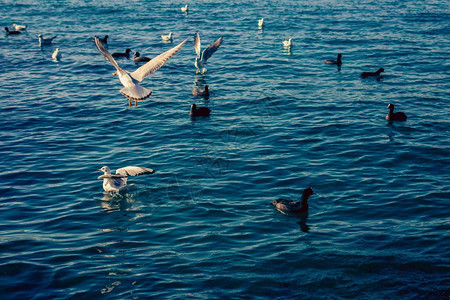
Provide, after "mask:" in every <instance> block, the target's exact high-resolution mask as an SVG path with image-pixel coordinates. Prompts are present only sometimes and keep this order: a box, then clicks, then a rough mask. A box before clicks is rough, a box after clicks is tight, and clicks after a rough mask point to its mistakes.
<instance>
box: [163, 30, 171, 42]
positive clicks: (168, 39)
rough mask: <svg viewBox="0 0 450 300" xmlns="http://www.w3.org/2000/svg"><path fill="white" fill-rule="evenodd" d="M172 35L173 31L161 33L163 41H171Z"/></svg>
mask: <svg viewBox="0 0 450 300" xmlns="http://www.w3.org/2000/svg"><path fill="white" fill-rule="evenodd" d="M172 37H173V33H172V32H169V34H161V38H162V40H163V41H165V42H171V41H172Z"/></svg>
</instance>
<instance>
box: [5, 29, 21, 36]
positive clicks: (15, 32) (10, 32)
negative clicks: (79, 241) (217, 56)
mask: <svg viewBox="0 0 450 300" xmlns="http://www.w3.org/2000/svg"><path fill="white" fill-rule="evenodd" d="M5 31H6V34H8V35H12V34H20V31H17V30H9V28H8V27H5Z"/></svg>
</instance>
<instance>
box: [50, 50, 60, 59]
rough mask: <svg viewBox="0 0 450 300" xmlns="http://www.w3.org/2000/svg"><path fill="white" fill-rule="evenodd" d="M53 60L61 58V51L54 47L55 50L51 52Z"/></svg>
mask: <svg viewBox="0 0 450 300" xmlns="http://www.w3.org/2000/svg"><path fill="white" fill-rule="evenodd" d="M52 58H53V60H60V59H61V51H59V48H56V49H55V51H54V52H53V54H52Z"/></svg>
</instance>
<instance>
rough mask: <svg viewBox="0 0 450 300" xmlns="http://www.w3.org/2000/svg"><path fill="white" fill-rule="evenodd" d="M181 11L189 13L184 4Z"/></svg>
mask: <svg viewBox="0 0 450 300" xmlns="http://www.w3.org/2000/svg"><path fill="white" fill-rule="evenodd" d="M181 11H182V12H185V13H187V12H188V11H189V9H188V5H187V4H186V5H185V6H183V7H182V8H181Z"/></svg>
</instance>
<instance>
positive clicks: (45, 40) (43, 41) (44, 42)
mask: <svg viewBox="0 0 450 300" xmlns="http://www.w3.org/2000/svg"><path fill="white" fill-rule="evenodd" d="M38 38H39V45H50V44H51V43H52V41H53V39H54V38H56V35H55V36H54V37H51V38H44V36H43V35H42V34H38Z"/></svg>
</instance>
